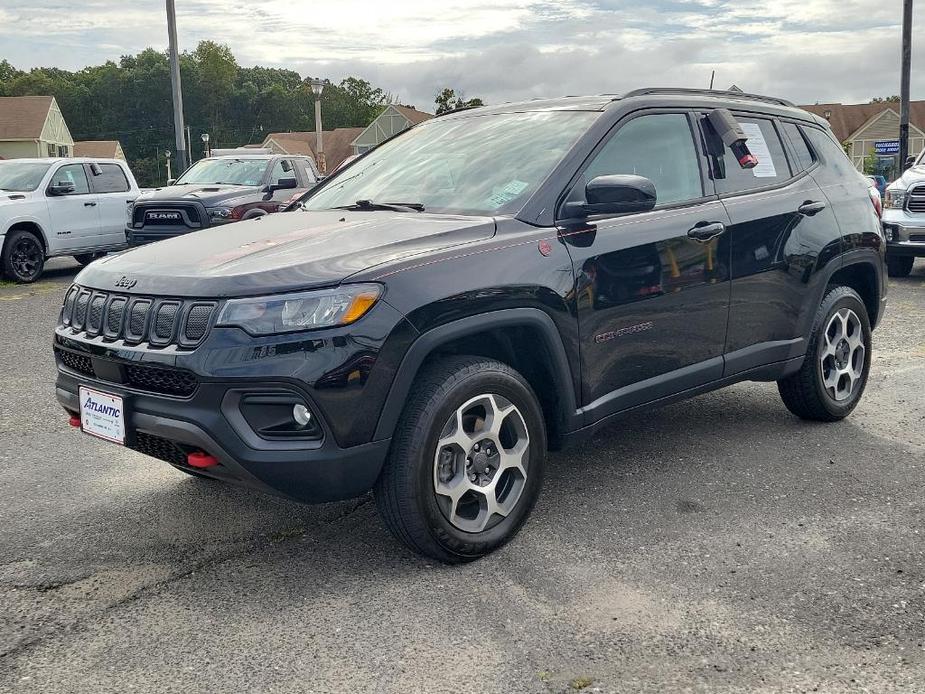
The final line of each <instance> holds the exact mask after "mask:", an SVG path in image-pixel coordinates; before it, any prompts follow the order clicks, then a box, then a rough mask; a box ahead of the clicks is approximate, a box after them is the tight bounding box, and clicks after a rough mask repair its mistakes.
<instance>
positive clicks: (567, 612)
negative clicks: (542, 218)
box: [0, 260, 925, 693]
mask: <svg viewBox="0 0 925 694" xmlns="http://www.w3.org/2000/svg"><path fill="white" fill-rule="evenodd" d="M49 267H50V268H51V269H50V271H49V273H48V276H47V277H46V278H45V279H44V280H42V281H41V282H40V283H38V284H36V285H32V286H29V287H20V286H14V285H6V286H2V287H0V323H2V325H3V328H4V333H5V339H4V340H3V343H2V350H0V489H2V490H3V501H2V503H0V691H3V692H6V691H15V692H95V693H97V692H100V693H101V692H126V691H141V692H153V691H158V692H231V691H253V692H295V691H306V692H347V691H350V692H354V691H376V692H413V691H426V692H443V691H447V692H450V691H453V692H456V691H464V692H568V691H575V690H579V689H583V690H585V691H604V692H624V691H626V692H631V691H632V692H638V691H651V692H659V691H671V692H682V691H691V692H697V691H711V692H714V691H720V692H724V691H730V692H731V691H748V692H790V691H794V692H801V691H820V692H839V691H851V692H854V691H857V692H862V691H864V692H869V691H877V692H881V691H897V692H899V691H902V692H912V691H923V690H925V542H923V541H925V263H922V262H921V261H920V262H919V263H918V265H917V266H916V269H915V271H914V273H913V276H912V277H910V278H909V279H905V280H898V281H894V282H893V283H892V288H891V297H890V305H889V308H888V314H887V317H886V319H885V322H884V323H883V325H882V326H881V328H880V330H879V331H878V332H877V333H876V334H875V351H874V366H873V372H872V377H871V381H870V383H869V385H868V389H867V393H866V395H865V397H864V400H863V401H862V403H861V405H860V407H859V408H858V410H857V411H856V412H855V413H854V415H853V416H852V417H850V418H849V419H848V420H846V421H845V422H842V423H840V424H836V425H814V424H808V423H804V422H801V421H799V420H797V419H795V418H794V417H792V416H791V415H790V414H789V413H788V412H787V411H786V410H785V409H784V407H783V405H782V404H781V402H780V400H779V398H778V396H777V391H776V388H775V387H774V385H773V384H743V385H740V386H736V387H733V388H731V389H727V390H725V391H721V392H718V393H714V394H710V395H706V396H702V397H699V398H697V399H694V400H691V401H688V402H684V403H680V404H677V405H674V406H671V407H669V408H666V409H664V410H661V411H658V412H655V413H648V414H644V415H639V416H634V417H632V418H630V419H627V420H624V421H623V422H622V423H621V424H620V425H618V426H615V427H613V428H611V429H610V430H608V431H606V432H603V433H602V434H600V435H598V436H597V437H596V438H595V439H594V440H593V441H592V442H590V443H589V444H587V445H585V446H584V447H583V448H581V449H580V450H573V451H570V452H568V453H565V454H556V455H553V456H552V458H551V461H550V466H549V472H548V475H547V481H546V487H545V490H544V493H543V496H542V497H541V499H540V502H539V504H538V505H537V508H536V511H535V512H534V515H533V517H532V519H531V520H530V522H529V523H528V524H527V526H526V527H525V528H524V530H523V531H522V533H521V534H520V535H519V536H518V537H517V539H516V540H515V541H514V542H513V543H511V544H510V545H509V546H508V547H506V548H505V549H503V550H501V551H500V552H498V553H497V554H495V555H493V556H491V557H489V558H487V559H484V560H482V561H479V562H476V563H474V564H471V565H467V566H464V567H456V568H448V567H444V566H440V565H434V564H432V563H430V562H427V561H424V560H421V559H419V558H417V557H415V556H413V555H411V554H409V553H408V552H407V551H405V550H404V549H403V548H402V547H400V546H399V545H398V544H397V543H396V542H395V541H393V539H392V538H391V536H390V535H389V534H388V533H387V531H386V530H385V529H384V528H383V527H382V525H380V523H379V521H378V518H377V516H376V512H375V508H374V505H373V504H372V503H371V502H370V500H369V499H360V500H357V501H354V502H349V503H343V504H336V505H328V506H322V507H305V506H298V505H295V504H291V503H288V502H286V501H282V500H278V499H274V498H270V497H266V496H259V495H256V494H254V493H251V492H247V491H242V490H237V489H234V488H230V487H227V486H223V485H221V484H218V483H210V482H204V481H199V480H196V479H192V478H189V477H187V476H185V475H183V474H181V473H179V472H177V471H175V470H173V469H172V468H170V467H169V466H167V465H166V464H161V463H159V462H157V461H154V460H151V459H147V458H145V457H143V456H141V455H138V454H136V453H133V452H131V451H128V450H124V449H121V448H119V447H117V446H114V445H111V444H107V443H104V442H102V441H96V440H94V439H91V438H89V437H86V436H82V435H81V434H80V433H78V432H76V431H74V430H73V429H71V428H70V427H69V426H68V424H67V420H66V418H65V417H64V415H63V414H62V411H61V410H60V408H59V407H58V406H57V404H56V402H55V400H54V393H53V380H54V362H53V359H52V355H51V349H50V335H51V329H52V327H53V325H54V323H55V320H56V317H57V311H58V307H59V304H60V301H61V297H62V294H63V291H64V288H65V287H66V286H67V284H68V282H69V281H70V280H71V278H72V277H73V276H74V274H75V272H76V266H75V265H74V264H73V263H72V262H70V261H61V260H56V261H53V262H52V263H50V265H49Z"/></svg>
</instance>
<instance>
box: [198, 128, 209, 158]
mask: <svg viewBox="0 0 925 694" xmlns="http://www.w3.org/2000/svg"><path fill="white" fill-rule="evenodd" d="M200 137H201V139H202V148H203V149H204V150H205V153H206V156H207V157H208V156H209V133H203V134H202V135H201V136H200Z"/></svg>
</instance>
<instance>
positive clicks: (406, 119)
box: [353, 104, 433, 154]
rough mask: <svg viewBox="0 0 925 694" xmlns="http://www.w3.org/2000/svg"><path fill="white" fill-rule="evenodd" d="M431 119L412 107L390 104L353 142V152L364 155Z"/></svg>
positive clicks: (431, 116) (429, 115)
mask: <svg viewBox="0 0 925 694" xmlns="http://www.w3.org/2000/svg"><path fill="white" fill-rule="evenodd" d="M431 118H433V115H432V114H430V113H425V112H424V111H418V110H416V109H413V108H411V107H410V106H399V105H398V104H389V105H388V106H386V107H385V108H384V109H383V110H382V113H380V114H379V115H378V116H377V117H376V119H375V120H374V121H373V122H372V123H370V124H369V125H368V126H367V127H366V129H365V130H363V132H361V133H360V135H359V136H358V137H357V138H356V139H355V140H354V141H353V151H354V153H355V154H363V152H366V151H367V150H370V149H372V148H373V147H375V146H376V145H378V144H380V143H382V142H384V141H385V140H387V139H389V138H390V137H392V136H393V135H397V134H398V133H400V132H401V131H403V130H407V129H408V128H410V127H411V126H413V125H417V124H418V123H423V122H424V121H426V120H430V119H431Z"/></svg>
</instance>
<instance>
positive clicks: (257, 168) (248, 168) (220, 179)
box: [176, 159, 270, 186]
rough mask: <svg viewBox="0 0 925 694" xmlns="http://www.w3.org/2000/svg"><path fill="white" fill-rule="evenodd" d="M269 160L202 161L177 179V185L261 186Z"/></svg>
mask: <svg viewBox="0 0 925 694" xmlns="http://www.w3.org/2000/svg"><path fill="white" fill-rule="evenodd" d="M269 161H270V160H269V159H202V160H201V161H197V162H196V163H195V164H193V165H192V166H191V167H190V168H189V169H187V170H186V172H185V173H184V174H183V175H182V176H180V178H178V179H177V181H176V184H177V185H182V184H184V183H199V184H203V183H204V184H207V185H211V184H217V183H224V184H227V185H232V186H259V185H260V183H261V182H262V181H263V172H264V171H266V169H267V162H269Z"/></svg>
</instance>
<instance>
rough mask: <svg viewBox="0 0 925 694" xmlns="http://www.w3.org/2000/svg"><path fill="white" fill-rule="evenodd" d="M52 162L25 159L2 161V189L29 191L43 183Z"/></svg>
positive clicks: (0, 164) (0, 171) (0, 162)
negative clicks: (44, 162)
mask: <svg viewBox="0 0 925 694" xmlns="http://www.w3.org/2000/svg"><path fill="white" fill-rule="evenodd" d="M49 168H51V164H41V163H37V162H25V161H0V190H9V191H12V192H15V193H28V192H31V191H33V190H35V189H36V188H38V187H39V185H40V184H41V183H42V179H43V178H45V173H46V172H47V171H48V169H49Z"/></svg>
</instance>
